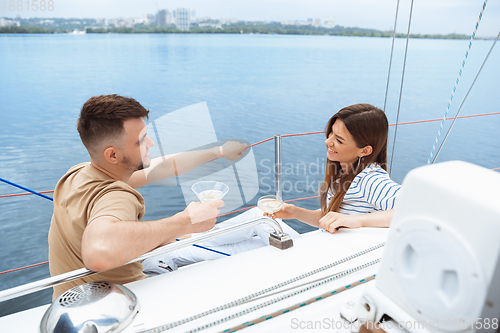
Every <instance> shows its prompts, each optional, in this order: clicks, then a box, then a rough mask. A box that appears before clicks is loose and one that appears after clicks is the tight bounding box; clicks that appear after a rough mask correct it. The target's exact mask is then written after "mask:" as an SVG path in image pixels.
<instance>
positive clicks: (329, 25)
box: [323, 17, 337, 28]
mask: <svg viewBox="0 0 500 333" xmlns="http://www.w3.org/2000/svg"><path fill="white" fill-rule="evenodd" d="M323 26H324V27H325V28H335V27H336V26H337V20H336V19H335V17H334V18H332V19H326V20H325V22H324V24H323Z"/></svg>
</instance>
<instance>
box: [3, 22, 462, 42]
mask: <svg viewBox="0 0 500 333" xmlns="http://www.w3.org/2000/svg"><path fill="white" fill-rule="evenodd" d="M87 22H88V21H87ZM92 23H93V24H95V21H93V22H92ZM85 31H86V32H87V33H232V34H235V33H238V34H239V33H244V34H249V33H253V34H279V35H332V36H359V37H392V32H390V31H380V30H375V29H362V28H349V27H348V28H346V27H342V26H336V27H334V28H326V27H315V26H312V25H282V24H281V23H279V22H238V23H232V24H226V25H223V26H222V28H213V27H199V26H198V25H197V24H193V25H191V28H190V30H189V31H182V30H179V29H177V28H176V27H175V25H171V26H169V27H166V28H159V27H154V26H147V25H144V24H141V25H139V26H136V27H134V28H129V27H107V28H104V27H90V28H86V29H85ZM55 32H71V30H70V29H63V28H59V29H55V28H48V27H40V26H34V25H22V26H20V27H18V26H7V27H0V33H55ZM396 37H399V38H406V34H396ZM410 37H411V38H433V39H469V38H470V37H469V36H467V35H459V34H448V35H428V34H426V35H422V34H412V35H410Z"/></svg>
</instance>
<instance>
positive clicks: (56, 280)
mask: <svg viewBox="0 0 500 333" xmlns="http://www.w3.org/2000/svg"><path fill="white" fill-rule="evenodd" d="M261 223H265V224H268V225H269V226H270V227H271V228H273V230H274V233H275V234H276V235H277V236H278V237H282V236H284V235H285V233H283V229H281V226H280V225H279V223H278V222H276V221H275V220H273V219H272V218H269V217H265V216H262V217H257V218H255V219H252V220H249V221H245V222H242V223H239V224H235V225H231V226H228V227H224V228H221V229H217V230H212V231H208V232H205V233H203V234H201V235H198V236H194V237H191V238H188V239H184V240H181V241H178V242H175V243H171V244H167V245H164V246H162V247H159V248H157V249H155V250H153V251H151V252H148V253H146V254H143V255H142V256H140V257H137V258H136V259H134V260H131V261H129V262H127V263H126V264H123V265H122V266H124V265H128V264H131V263H134V262H138V261H142V260H144V259H147V258H151V257H154V256H157V255H160V254H164V253H168V252H171V251H175V250H178V249H181V248H184V247H187V246H191V245H193V244H195V243H200V242H204V241H207V240H210V239H213V238H216V237H219V236H223V235H226V234H230V233H232V232H236V231H239V230H242V229H245V228H250V227H253V226H255V225H258V224H261ZM97 273H101V272H94V271H90V270H88V269H86V268H80V269H77V270H74V271H71V272H67V273H64V274H60V275H56V276H53V277H50V278H46V279H43V280H39V281H35V282H31V283H27V284H24V285H21V286H18V287H14V288H10V289H7V290H3V291H0V302H3V301H7V300H10V299H13V298H17V297H20V296H24V295H28V294H31V293H34V292H37V291H41V290H44V289H47V288H51V287H54V286H57V285H59V284H63V283H66V282H70V281H73V280H76V279H80V278H83V277H86V276H90V275H93V274H97Z"/></svg>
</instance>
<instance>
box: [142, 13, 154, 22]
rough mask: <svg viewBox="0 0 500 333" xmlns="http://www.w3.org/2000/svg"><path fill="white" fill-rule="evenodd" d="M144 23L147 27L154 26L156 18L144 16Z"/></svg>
mask: <svg viewBox="0 0 500 333" xmlns="http://www.w3.org/2000/svg"><path fill="white" fill-rule="evenodd" d="M142 21H143V23H144V24H145V25H152V24H153V23H155V16H154V15H153V14H144V15H142Z"/></svg>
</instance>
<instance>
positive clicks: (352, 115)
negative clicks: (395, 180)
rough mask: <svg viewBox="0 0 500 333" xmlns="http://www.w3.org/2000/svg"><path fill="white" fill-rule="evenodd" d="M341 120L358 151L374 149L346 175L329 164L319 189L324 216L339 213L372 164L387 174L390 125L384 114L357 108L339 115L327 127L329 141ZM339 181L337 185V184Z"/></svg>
mask: <svg viewBox="0 0 500 333" xmlns="http://www.w3.org/2000/svg"><path fill="white" fill-rule="evenodd" d="M337 119H339V120H342V122H343V123H344V124H345V127H346V128H347V130H348V131H349V133H350V134H351V135H352V137H353V138H354V141H355V142H356V145H357V146H358V148H364V147H366V146H368V145H370V146H372V149H373V151H372V153H371V154H370V155H367V156H364V157H363V158H361V160H358V161H356V162H354V163H353V165H352V167H351V168H349V170H348V172H346V173H344V172H343V171H342V168H341V166H340V163H339V162H332V161H330V160H328V159H327V160H326V174H325V179H324V181H323V184H322V185H321V187H320V190H319V192H320V203H321V210H322V212H323V215H325V214H326V213H328V212H332V211H333V212H338V211H339V208H340V204H341V203H342V201H343V200H344V196H345V194H346V192H347V190H348V189H349V186H350V185H351V183H352V181H353V180H354V178H355V177H356V176H357V175H358V173H360V172H361V171H362V170H363V169H364V168H365V167H366V166H368V165H369V164H370V163H377V164H379V165H380V167H382V168H383V169H384V170H387V136H388V132H389V123H388V121H387V117H386V116H385V113H384V111H382V110H380V109H379V108H376V107H374V106H373V105H370V104H354V105H351V106H347V107H345V108H343V109H341V110H340V111H339V112H337V113H336V114H335V115H334V116H333V117H332V118H330V120H329V121H328V124H327V125H326V129H325V131H326V137H327V138H328V137H329V136H330V134H331V133H332V126H333V124H334V123H335V121H336V120H337ZM337 179H339V182H338V183H335V180H337ZM330 189H333V190H334V192H335V195H334V197H333V199H332V200H330V203H329V204H328V207H327V202H326V199H327V195H328V191H330Z"/></svg>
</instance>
